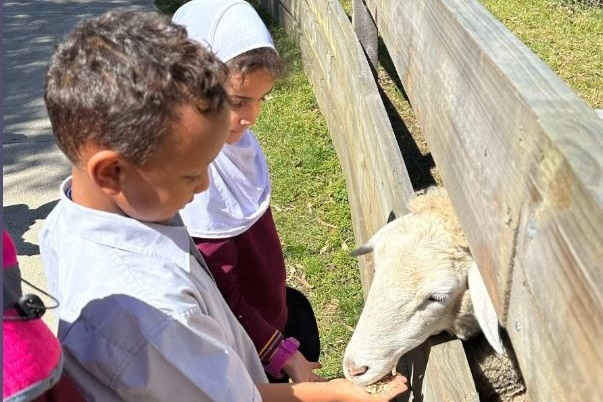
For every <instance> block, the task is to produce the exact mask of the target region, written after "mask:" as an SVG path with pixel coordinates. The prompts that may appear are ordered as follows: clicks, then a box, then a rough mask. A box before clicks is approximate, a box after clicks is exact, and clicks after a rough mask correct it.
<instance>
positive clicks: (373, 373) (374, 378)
mask: <svg viewBox="0 0 603 402" xmlns="http://www.w3.org/2000/svg"><path fill="white" fill-rule="evenodd" d="M359 369H363V372H362V374H357V375H350V379H351V380H352V381H354V382H355V383H356V384H358V385H360V386H362V387H369V386H373V385H377V386H378V385H379V384H384V383H389V382H390V381H391V380H392V378H393V377H394V376H395V375H396V367H395V366H393V367H392V368H391V369H389V370H385V372H383V371H381V370H379V371H377V370H371V369H370V368H369V367H367V366H362V367H360V368H358V369H357V370H359ZM349 374H352V373H349Z"/></svg>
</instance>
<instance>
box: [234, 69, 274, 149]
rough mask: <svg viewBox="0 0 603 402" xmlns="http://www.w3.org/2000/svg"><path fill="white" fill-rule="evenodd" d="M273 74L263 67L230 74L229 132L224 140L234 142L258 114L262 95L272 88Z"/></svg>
mask: <svg viewBox="0 0 603 402" xmlns="http://www.w3.org/2000/svg"><path fill="white" fill-rule="evenodd" d="M274 78H275V77H274V76H273V75H272V74H270V73H268V72H266V71H265V70H263V69H259V70H255V71H252V72H250V73H247V74H233V75H231V76H230V80H229V85H228V94H229V95H230V100H231V112H230V132H229V133H228V138H227V139H226V142H227V143H228V144H234V143H235V142H237V141H238V140H239V139H240V138H241V136H242V135H243V133H244V132H245V130H247V129H248V128H249V127H251V126H252V125H253V123H255V119H257V118H258V116H259V115H260V111H261V109H262V102H263V101H264V97H265V96H266V95H268V93H269V92H270V91H271V90H272V86H273V85H274Z"/></svg>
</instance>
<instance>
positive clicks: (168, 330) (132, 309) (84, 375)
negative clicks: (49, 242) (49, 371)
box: [62, 295, 261, 402]
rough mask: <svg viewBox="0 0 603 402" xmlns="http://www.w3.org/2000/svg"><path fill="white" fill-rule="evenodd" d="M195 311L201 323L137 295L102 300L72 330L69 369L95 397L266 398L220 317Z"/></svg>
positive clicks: (138, 400) (67, 340)
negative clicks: (189, 323) (231, 343)
mask: <svg viewBox="0 0 603 402" xmlns="http://www.w3.org/2000/svg"><path fill="white" fill-rule="evenodd" d="M190 314H191V315H193V316H194V317H192V319H191V320H192V321H194V325H197V326H199V328H196V329H195V330H191V329H190V328H187V327H186V326H185V325H184V324H182V323H181V322H179V321H178V320H176V319H174V318H172V317H170V316H169V315H167V314H165V313H163V312H161V311H159V310H157V309H155V308H153V307H151V306H149V305H148V304H146V303H144V302H142V301H141V300H138V299H136V298H133V297H130V296H126V295H113V296H110V297H107V298H104V299H100V300H94V301H92V302H91V303H90V304H89V305H88V306H86V307H85V308H84V309H83V310H82V314H81V316H80V318H78V320H77V321H76V322H74V323H73V324H72V325H71V326H70V327H69V328H68V330H67V331H65V336H64V337H63V339H62V341H63V346H64V348H65V349H66V351H67V352H68V353H67V354H66V356H67V357H69V358H70V359H72V360H74V361H72V362H70V364H67V365H66V370H67V371H68V372H69V374H70V375H71V376H72V377H73V378H74V380H76V381H77V382H78V383H79V384H80V385H81V386H83V388H84V392H85V393H86V395H87V398H88V399H89V400H107V401H108V400H113V398H108V397H107V396H106V394H107V393H111V394H115V399H116V400H122V401H132V402H142V401H145V402H148V401H150V402H160V401H161V402H163V401H165V402H168V401H170V402H171V401H174V400H175V399H177V400H180V401H196V402H197V401H260V400H261V397H260V395H259V392H258V390H257V388H256V387H255V384H254V383H253V381H252V379H251V377H250V376H249V374H248V372H247V370H246V368H245V366H244V365H243V363H242V361H241V360H240V358H239V357H238V355H237V353H236V352H235V351H234V350H232V348H230V347H229V346H228V343H227V342H226V340H225V339H224V336H223V335H222V331H221V330H220V326H219V325H218V323H216V322H215V320H214V319H213V318H212V317H210V316H208V315H206V314H203V313H202V312H201V311H200V310H198V311H193V312H191V313H190ZM62 325H63V323H62ZM94 395H102V397H99V398H94Z"/></svg>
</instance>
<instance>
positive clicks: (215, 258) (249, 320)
mask: <svg viewBox="0 0 603 402" xmlns="http://www.w3.org/2000/svg"><path fill="white" fill-rule="evenodd" d="M197 247H198V249H199V251H200V252H201V254H202V255H203V258H204V259H205V261H206V263H207V265H208V267H209V269H210V271H211V273H212V275H213V276H214V279H215V280H216V284H217V285H218V288H219V289H220V292H221V293H222V296H224V299H225V300H226V303H227V304H228V306H229V307H230V309H231V310H232V312H233V314H234V315H235V317H237V319H238V320H239V322H240V323H241V325H242V326H243V328H245V331H247V334H248V335H249V337H250V338H251V340H252V341H253V343H254V345H255V347H256V349H257V351H258V354H259V356H260V360H262V362H263V363H264V364H266V363H267V361H268V360H269V359H270V357H271V356H272V355H273V354H274V352H275V351H276V349H277V348H278V346H279V345H280V344H281V342H282V340H283V334H282V333H281V332H280V331H279V330H278V329H277V328H275V327H274V326H273V325H271V324H270V323H269V322H268V321H266V320H265V319H264V317H263V316H262V314H261V313H260V312H259V311H258V310H256V309H255V308H254V307H253V306H252V305H251V304H250V303H248V302H247V300H245V297H244V296H243V292H242V291H241V290H240V286H239V283H240V279H239V268H238V254H237V247H236V242H235V240H234V239H233V238H227V239H219V240H216V239H211V240H203V241H202V242H200V243H198V244H197ZM258 292H261V289H258Z"/></svg>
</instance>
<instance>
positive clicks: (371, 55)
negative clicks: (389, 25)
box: [352, 0, 379, 71]
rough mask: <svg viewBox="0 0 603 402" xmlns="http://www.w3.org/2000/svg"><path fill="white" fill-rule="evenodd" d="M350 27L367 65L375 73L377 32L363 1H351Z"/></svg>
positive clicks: (377, 56)
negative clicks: (362, 50)
mask: <svg viewBox="0 0 603 402" xmlns="http://www.w3.org/2000/svg"><path fill="white" fill-rule="evenodd" d="M352 26H353V27H354V31H355V32H356V36H358V40H359V41H360V44H361V45H362V48H363V49H364V53H365V54H366V57H367V59H368V61H369V63H371V66H372V67H373V69H375V71H376V69H377V62H378V61H379V54H378V48H379V32H378V30H377V24H375V21H374V20H373V17H371V13H370V12H369V10H368V9H367V8H366V4H364V1H363V0H353V1H352Z"/></svg>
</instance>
